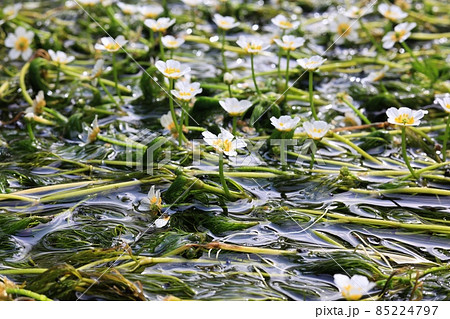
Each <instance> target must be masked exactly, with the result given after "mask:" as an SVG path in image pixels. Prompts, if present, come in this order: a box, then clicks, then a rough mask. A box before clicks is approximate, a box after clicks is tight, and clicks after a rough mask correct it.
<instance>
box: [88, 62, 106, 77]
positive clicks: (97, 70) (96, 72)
mask: <svg viewBox="0 0 450 319" xmlns="http://www.w3.org/2000/svg"><path fill="white" fill-rule="evenodd" d="M104 64H105V61H104V60H103V59H98V60H97V61H96V62H95V65H94V68H93V69H92V72H91V79H95V78H98V77H99V76H100V75H102V73H103V65H104Z"/></svg>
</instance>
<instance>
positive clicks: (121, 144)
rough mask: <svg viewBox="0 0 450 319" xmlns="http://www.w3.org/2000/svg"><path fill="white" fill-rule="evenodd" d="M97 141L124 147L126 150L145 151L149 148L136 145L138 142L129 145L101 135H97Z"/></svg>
mask: <svg viewBox="0 0 450 319" xmlns="http://www.w3.org/2000/svg"><path fill="white" fill-rule="evenodd" d="M97 139H98V140H100V141H103V142H106V143H110V144H114V145H118V146H122V147H125V148H135V149H140V150H144V151H145V150H146V149H147V146H145V145H142V144H140V143H136V142H133V143H127V142H124V141H119V140H116V139H113V138H110V137H107V136H104V135H100V134H99V135H97Z"/></svg>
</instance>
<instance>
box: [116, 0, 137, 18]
mask: <svg viewBox="0 0 450 319" xmlns="http://www.w3.org/2000/svg"><path fill="white" fill-rule="evenodd" d="M117 6H118V7H119V8H120V10H122V12H123V14H126V15H133V14H135V13H136V12H138V10H139V7H138V6H136V5H134V4H127V3H123V2H119V3H118V4H117Z"/></svg>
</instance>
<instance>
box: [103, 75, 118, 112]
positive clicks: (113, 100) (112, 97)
mask: <svg viewBox="0 0 450 319" xmlns="http://www.w3.org/2000/svg"><path fill="white" fill-rule="evenodd" d="M98 83H99V84H100V86H101V87H102V89H103V91H105V93H106V95H108V97H109V98H110V100H111V102H113V103H114V104H116V105H117V106H118V105H119V103H117V101H116V100H115V99H114V96H112V94H111V92H109V90H108V89H107V88H106V85H105V84H104V83H103V81H98Z"/></svg>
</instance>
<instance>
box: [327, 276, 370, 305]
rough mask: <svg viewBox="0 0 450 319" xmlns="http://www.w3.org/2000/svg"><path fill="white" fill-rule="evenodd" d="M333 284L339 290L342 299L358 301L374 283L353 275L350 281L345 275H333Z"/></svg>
mask: <svg viewBox="0 0 450 319" xmlns="http://www.w3.org/2000/svg"><path fill="white" fill-rule="evenodd" d="M334 283H335V284H336V286H337V287H338V288H339V291H340V292H341V294H342V297H344V298H345V299H347V300H359V299H361V297H362V296H364V295H365V294H367V293H368V292H369V291H370V290H371V289H372V288H373V287H375V283H373V282H370V281H369V280H368V279H367V277H364V276H360V275H354V276H352V278H351V279H350V278H349V277H347V276H345V275H341V274H336V275H334Z"/></svg>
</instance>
